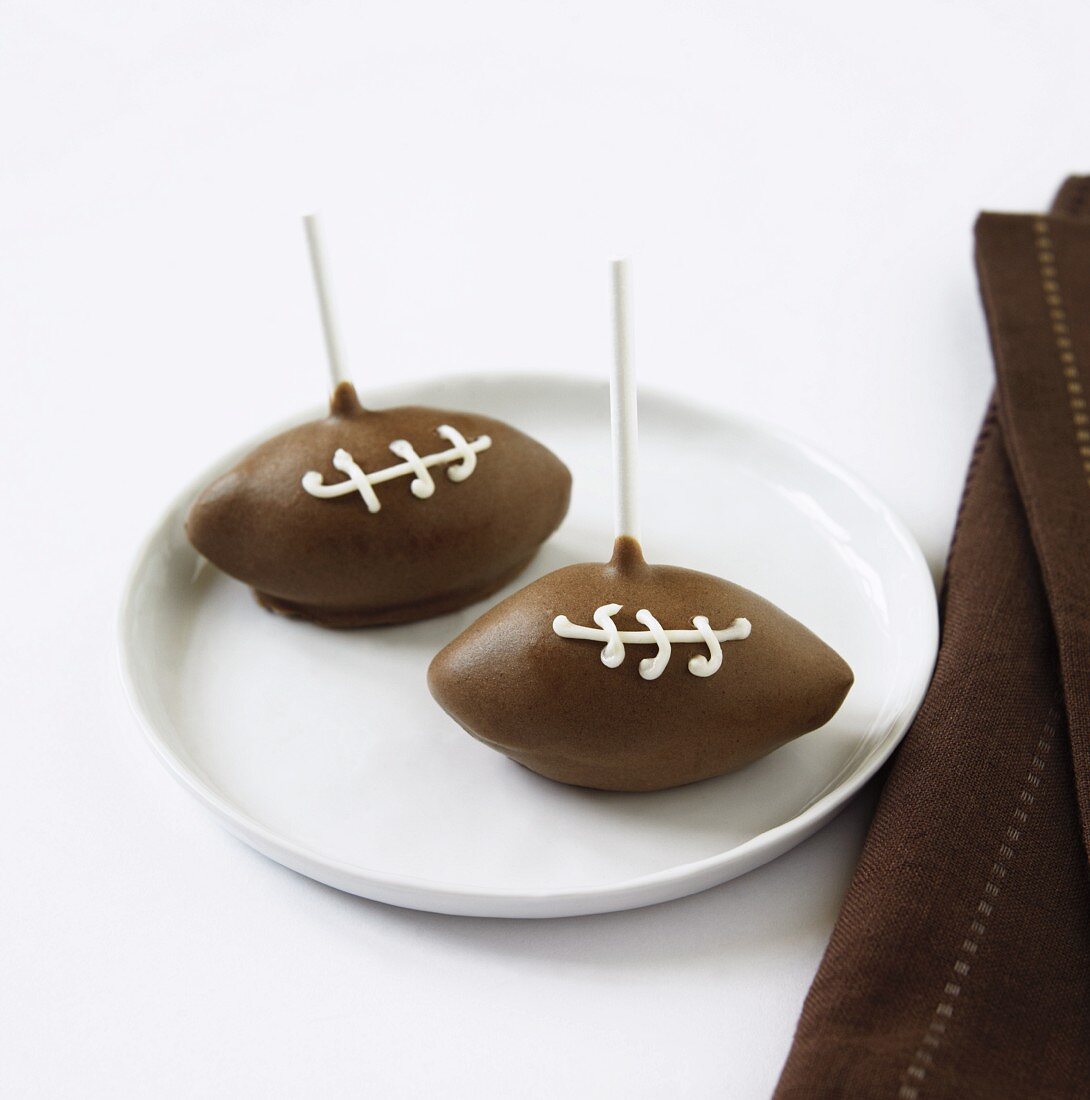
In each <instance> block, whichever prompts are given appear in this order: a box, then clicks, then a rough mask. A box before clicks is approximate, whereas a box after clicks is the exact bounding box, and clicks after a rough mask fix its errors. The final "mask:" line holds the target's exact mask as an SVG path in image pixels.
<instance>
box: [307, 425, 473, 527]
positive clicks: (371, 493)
mask: <svg viewBox="0 0 1090 1100" xmlns="http://www.w3.org/2000/svg"><path fill="white" fill-rule="evenodd" d="M435 433H436V435H439V436H442V438H443V439H445V440H447V441H448V442H449V443H450V444H452V446H451V447H450V448H449V449H448V450H446V451H436V453H435V454H431V455H418V454H417V453H416V450H415V449H414V447H413V445H412V444H411V443H410V442H409V441H408V440H407V439H395V440H394V441H393V442H392V443H391V444H390V450H391V451H393V453H394V454H395V455H397V457H398V458H400V459H403V460H404V461H402V462H399V463H398V464H397V465H396V466H387V467H386V468H385V469H383V470H376V471H375V472H374V473H372V474H368V473H364V471H363V470H362V469H360V467H359V466H358V465H357V464H356V461H355V460H354V459H353V458H352V456H351V455H350V454H349V453H348V452H347V451H345V450H343V449H338V450H337V452H336V453H335V454H334V455H333V467H334V469H337V470H340V471H341V473H343V474H345V475H346V476H347V480H345V481H338V482H334V483H333V484H332V485H326V484H325V482H324V480H323V478H322V475H321V474H320V473H319V472H318V471H317V470H308V471H307V472H306V473H305V474H304V475H303V488H304V489H306V491H307V492H308V493H310V495H311V496H312V497H320V498H321V499H323V500H328V499H329V498H330V497H343V496H345V495H346V494H347V493H359V495H360V496H361V497H362V498H363V503H364V504H366V505H367V511H369V512H372V513H374V512H377V511H378V510H379V509H380V508H381V507H382V505H381V504H380V503H379V499H378V495H377V494H376V493H375V490H374V489H373V488H372V486H374V485H381V484H382V482H384V481H393V480H394V478H397V477H405V476H406V474H414V475H415V476H414V477H413V480H412V482H411V483H410V484H409V489H410V490H411V491H412V494H413V496H414V497H416V498H417V499H418V500H427V498H428V497H430V496H431V495H432V493H434V492H435V480H434V479H433V478H432V476H431V473H430V472H429V469H428V467H430V466H442V465H445V464H447V463H453V465H447V477H448V478H450V480H451V481H455V482H458V481H465V479H466V478H467V477H469V475H470V474H471V473H473V471H474V470H475V469H476V468H477V455H478V454H479V453H480V452H481V451H487V450H488V448H489V447H491V446H492V440H491V439H490V438H489V437H488V436H487V435H481V436H478V437H477V438H476V439H474V440H473V442H472V443H469V442H467V441H466V437H465V436H464V435H462V433H461V432H460V431H458V429H457V428H452V427H451V426H450V425H449V424H440V425H439V427H438V428H436V429H435Z"/></svg>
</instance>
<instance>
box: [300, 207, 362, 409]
mask: <svg viewBox="0 0 1090 1100" xmlns="http://www.w3.org/2000/svg"><path fill="white" fill-rule="evenodd" d="M303 228H304V229H305V230H306V233H307V248H308V249H309V251H310V268H311V271H312V272H313V274H314V290H315V292H316V293H317V295H318V309H319V310H320V311H321V314H322V332H323V333H324V334H325V350H326V357H327V358H328V360H329V377H330V381H331V382H332V383H333V387H332V388H333V389H336V388H337V387H338V386H339V385H340V384H341V383H342V382H350V381H351V379H350V378H349V377H348V372H347V371H346V370H345V366H344V351H343V348H342V345H341V337H340V333H339V332H338V331H337V319H336V315H335V313H336V311H335V310H334V308H333V293H332V291H331V289H330V282H329V275H328V273H327V272H326V266H325V253H324V251H323V249H322V234H321V229H320V228H319V226H318V215H317V214H304V215H303Z"/></svg>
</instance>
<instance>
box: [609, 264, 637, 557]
mask: <svg viewBox="0 0 1090 1100" xmlns="http://www.w3.org/2000/svg"><path fill="white" fill-rule="evenodd" d="M609 412H610V422H611V424H612V428H613V517H614V527H615V531H616V535H617V538H620V537H621V536H622V535H627V536H628V537H629V538H633V539H639V537H640V522H639V514H638V507H637V504H638V501H637V492H636V473H637V470H636V464H637V460H638V457H637V446H638V435H639V433H638V430H637V425H636V370H635V368H634V367H633V366H632V316H631V301H630V296H629V287H628V261H627V260H614V261H613V374H612V375H611V376H610V380H609Z"/></svg>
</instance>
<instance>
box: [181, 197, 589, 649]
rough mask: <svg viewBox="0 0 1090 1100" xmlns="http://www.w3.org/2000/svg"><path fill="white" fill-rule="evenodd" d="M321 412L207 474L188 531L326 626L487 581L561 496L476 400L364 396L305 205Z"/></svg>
mask: <svg viewBox="0 0 1090 1100" xmlns="http://www.w3.org/2000/svg"><path fill="white" fill-rule="evenodd" d="M305 225H306V229H307V242H308V245H309V249H310V255H311V261H312V268H313V272H314V278H315V285H316V288H317V292H318V301H319V305H320V309H321V314H322V322H323V330H324V333H325V341H326V350H327V353H328V358H329V364H330V372H331V375H332V380H333V393H332V397H331V399H330V403H329V415H328V416H327V417H325V418H323V419H321V420H315V421H312V422H310V423H307V424H303V425H300V426H299V427H296V428H292V429H290V430H289V431H286V432H283V433H282V434H280V435H277V436H275V437H273V438H272V439H269V440H267V441H266V442H265V443H262V444H261V445H260V446H259V447H257V449H256V450H254V451H252V452H251V453H250V454H248V455H247V456H246V457H245V458H243V459H242V461H241V462H239V463H238V464H237V465H236V466H235V467H234V468H233V469H231V470H229V471H228V472H227V473H226V474H224V475H223V476H222V477H220V478H218V479H217V480H216V481H214V482H213V483H212V484H211V485H209V486H208V487H207V488H206V489H205V490H204V491H203V492H202V493H201V494H200V495H199V496H198V497H197V499H196V500H195V501H194V503H193V505H192V506H191V507H190V509H189V513H188V515H187V517H186V532H187V534H188V536H189V539H190V541H191V542H192V543H193V545H194V546H195V547H196V548H197V550H199V551H200V552H201V553H202V554H203V555H204V556H205V557H206V558H208V560H209V561H211V562H212V563H213V564H214V565H217V566H218V567H219V568H220V569H222V570H223V571H224V572H225V573H228V574H230V575H231V576H233V577H235V578H237V579H238V580H240V581H243V582H244V583H246V584H248V585H250V586H251V587H252V588H253V589H254V592H255V594H256V596H257V599H258V601H259V602H260V603H261V604H262V605H264V606H265V607H267V608H269V609H270V610H272V611H276V612H279V613H281V614H284V615H288V616H292V617H295V618H300V619H309V620H311V621H313V622H316V623H319V624H321V625H323V626H330V627H358V626H371V625H377V624H380V623H398V622H409V621H412V620H416V619H424V618H428V617H430V616H433V615H439V614H442V613H444V612H447V611H454V610H456V609H458V608H460V607H464V606H465V605H467V604H470V603H473V602H474V601H476V600H479V599H482V598H484V597H485V596H488V595H490V594H491V593H493V592H495V591H496V590H498V589H499V588H502V587H503V586H504V585H505V584H507V583H508V582H509V581H511V580H513V579H514V578H515V577H516V576H518V574H519V573H520V572H522V570H523V569H525V567H526V566H527V565H528V564H529V562H530V560H531V559H532V558H533V557H534V555H535V554H536V552H537V550H538V547H539V546H540V545H541V543H542V542H544V541H545V539H547V538H548V537H549V535H551V534H552V533H553V531H555V530H556V528H557V527H558V526H559V524H560V522H561V520H563V518H564V515H565V514H566V512H567V510H568V502H569V499H570V495H571V474H570V473H569V472H568V469H567V467H566V466H565V465H564V464H563V463H562V462H561V461H560V459H558V458H557V457H556V455H554V454H553V453H552V452H551V451H550V450H548V448H546V447H544V446H543V445H542V444H540V443H538V442H537V441H536V440H534V439H531V438H530V437H529V436H528V435H525V434H523V433H522V432H520V431H519V430H518V429H516V428H513V427H511V426H510V425H509V424H505V423H503V422H502V421H499V420H495V419H493V418H491V417H487V416H482V415H480V414H477V413H468V412H455V411H451V410H447V409H434V408H425V407H422V406H404V407H399V408H390V409H381V410H368V409H365V408H364V407H363V406H362V405H361V404H360V401H359V399H358V397H357V395H356V391H355V388H354V387H353V385H352V383H351V382H350V381H349V380H348V378H347V376H346V374H345V372H344V370H343V366H342V363H343V356H342V354H341V350H340V340H339V337H338V333H337V327H336V324H335V319H334V316H333V310H332V307H331V300H330V295H329V291H328V279H327V277H326V274H325V265H324V262H323V252H322V248H321V241H320V237H319V232H318V226H317V223H316V221H315V219H314V216H313V215H311V216H309V217H308V218H306V219H305Z"/></svg>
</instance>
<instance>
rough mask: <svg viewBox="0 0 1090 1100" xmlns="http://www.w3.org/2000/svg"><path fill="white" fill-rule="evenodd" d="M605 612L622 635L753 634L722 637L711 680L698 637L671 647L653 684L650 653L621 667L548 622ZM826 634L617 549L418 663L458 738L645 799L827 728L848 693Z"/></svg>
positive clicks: (551, 774)
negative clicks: (644, 663)
mask: <svg viewBox="0 0 1090 1100" xmlns="http://www.w3.org/2000/svg"><path fill="white" fill-rule="evenodd" d="M606 603H619V604H622V605H623V610H622V611H621V612H619V613H618V614H617V615H616V617H615V619H614V621H615V622H616V624H617V626H618V628H619V629H620V630H643V629H645V627H644V626H642V625H641V624H640V623H638V622H637V621H636V618H635V616H636V612H637V611H639V610H640V609H641V608H647V609H649V610H650V611H651V612H652V614H653V615H654V616H655V617H656V618H657V619H658V620H659V621H660V622H661V624H662V625H663V627H664V628H667V629H682V628H686V627H689V626H691V623H692V620H693V618H694V616H698V615H705V616H707V617H708V618H709V619H710V620H711V626H712V627H713V628H715V629H722V628H725V627H727V626H728V625H729V624H730V623H731V622H732V621H733V620H734V619H735V618H739V617H744V618H746V619H748V620H749V621H750V623H751V624H752V632H751V634H750V636H749V637H748V638H746V639H745V640H741V641H728V642H724V643H723V664H722V667H721V668H720V669H719V671H718V672H716V673H715V674H714V675H712V676H709V677H705V678H702V677H698V676H694V675H693V674H692V673H691V672H690V671H689V669H688V661H689V658H690V657H693V656H696V655H697V654H701V653H703V654H707V653H708V649H707V647H706V646H705V645H703V644H688V643H675V644H674V646H673V649H674V652H673V655H672V658H671V660H670V662H669V664H668V665H667V666H666V669H665V671H664V672H663V673H662V675H661V676H660V677H659V678H658V679H657V680H644V679H642V678H641V677H640V674H639V662H640V659H641V658H645V657H650V656H653V654H654V653H655V647H654V646H647V645H629V646H626V651H627V652H626V656H625V659H624V662H623V663H622V664H621V665H620V666H618V667H617V668H607V667H606V666H605V665H603V664H602V661H601V652H602V643H601V642H595V641H582V640H576V639H570V638H561V637H559V636H558V635H557V634H556V633H554V631H553V626H552V624H553V619H554V618H555V617H556V616H557V615H566V616H567V617H568V618H569V619H570V620H571V621H572V622H575V623H580V624H583V625H587V626H593V625H594V623H593V619H592V616H593V614H594V611H595V610H596V609H597V608H598V607H600V606H601V605H603V604H606ZM852 680H853V677H852V671H851V669H850V668H849V667H848V665H847V664H846V663H845V662H844V661H843V660H842V659H841V658H840V657H839V656H838V655H837V654H836V653H835V652H834V651H833V650H832V649H830V648H829V646H827V645H826V644H825V643H824V642H823V641H821V639H820V638H818V637H817V636H816V635H814V634H812V633H811V632H810V631H809V630H807V629H806V627H804V626H803V625H802V624H801V623H799V622H796V620H795V619H793V618H791V616H790V615H787V614H786V613H785V612H783V611H781V610H780V609H779V608H777V607H775V606H774V605H773V604H771V603H769V602H768V601H767V600H764V599H762V598H761V597H760V596H756V595H754V594H753V593H752V592H749V591H747V590H746V589H745V588H741V587H740V586H739V585H736V584H731V583H730V582H729V581H725V580H721V579H720V578H718V577H713V576H710V575H708V574H707V573H697V572H695V571H693V570H690V569H679V568H675V567H673V566H666V565H648V564H647V562H645V561H644V559H643V554H642V552H641V550H640V547H639V544H638V543H637V542H635V541H634V540H631V539H619V540H618V541H617V544H616V547H615V551H614V555H613V560H612V561H610V562H609V563H608V564H606V565H599V564H589V563H588V564H583V565H572V566H568V567H567V568H565V569H558V570H556V572H554V573H549V574H548V575H547V576H545V577H542V578H541V579H540V580H538V581H536V582H534V583H533V584H531V585H528V586H527V587H526V588H524V589H522V590H521V591H520V592H516V593H515V594H514V595H513V596H510V597H509V598H508V599H506V600H504V601H503V602H501V603H500V604H498V605H497V606H496V607H494V608H492V610H490V611H488V612H486V613H485V614H484V615H483V616H482V617H481V618H480V619H478V620H477V622H475V623H474V624H473V625H472V626H471V627H469V629H468V630H466V631H464V632H463V633H462V634H461V635H459V637H457V638H456V639H455V640H454V641H453V642H451V643H450V645H448V646H447V647H446V648H445V649H443V650H442V651H441V652H440V653H439V654H438V655H437V656H436V657H435V659H434V660H433V661H432V664H431V668H430V669H429V670H428V685H429V687H430V688H431V692H432V694H433V695H434V696H435V698H436V700H437V701H438V702H439V704H440V705H441V706H442V707H443V709H444V710H446V711H447V713H448V714H450V716H451V717H452V718H454V720H455V721H456V722H458V723H459V725H461V726H462V727H463V728H464V729H465V730H466V731H467V732H468V733H471V734H472V735H473V736H474V737H476V738H478V739H479V740H481V741H483V742H484V743H485V744H486V745H490V746H491V747H492V748H494V749H497V750H499V751H500V752H503V753H506V754H507V755H508V756H510V757H511V758H512V759H513V760H517V761H518V762H519V763H520V764H524V765H525V766H526V767H528V768H530V769H532V770H533V771H535V772H539V773H540V774H541V775H544V776H547V777H548V778H550V779H556V780H559V781H561V782H563V783H571V784H575V785H576V786H580V787H595V788H600V789H603V790H617V791H653V790H659V789H662V788H665V787H675V786H679V785H680V784H683V783H691V782H693V781H694V780H698V779H707V778H709V777H710V776H714V775H722V774H724V773H726V772H731V771H735V770H736V769H738V768H741V767H743V766H744V765H746V764H748V763H750V762H751V761H753V760H756V759H758V758H759V757H762V756H764V755H765V754H767V753H769V752H772V750H773V749H776V748H778V747H779V746H780V745H783V744H784V743H785V742H787V741H790V740H792V739H793V738H795V737H798V736H799V735H800V734H804V733H807V732H808V731H810V730H814V729H817V728H818V727H819V726H822V725H824V724H825V723H826V722H827V721H829V719H830V718H832V716H833V715H834V714H835V713H836V711H837V710H838V709H839V707H840V704H841V703H842V702H843V701H844V697H845V696H846V695H847V693H848V690H849V688H850V687H851V685H852Z"/></svg>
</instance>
